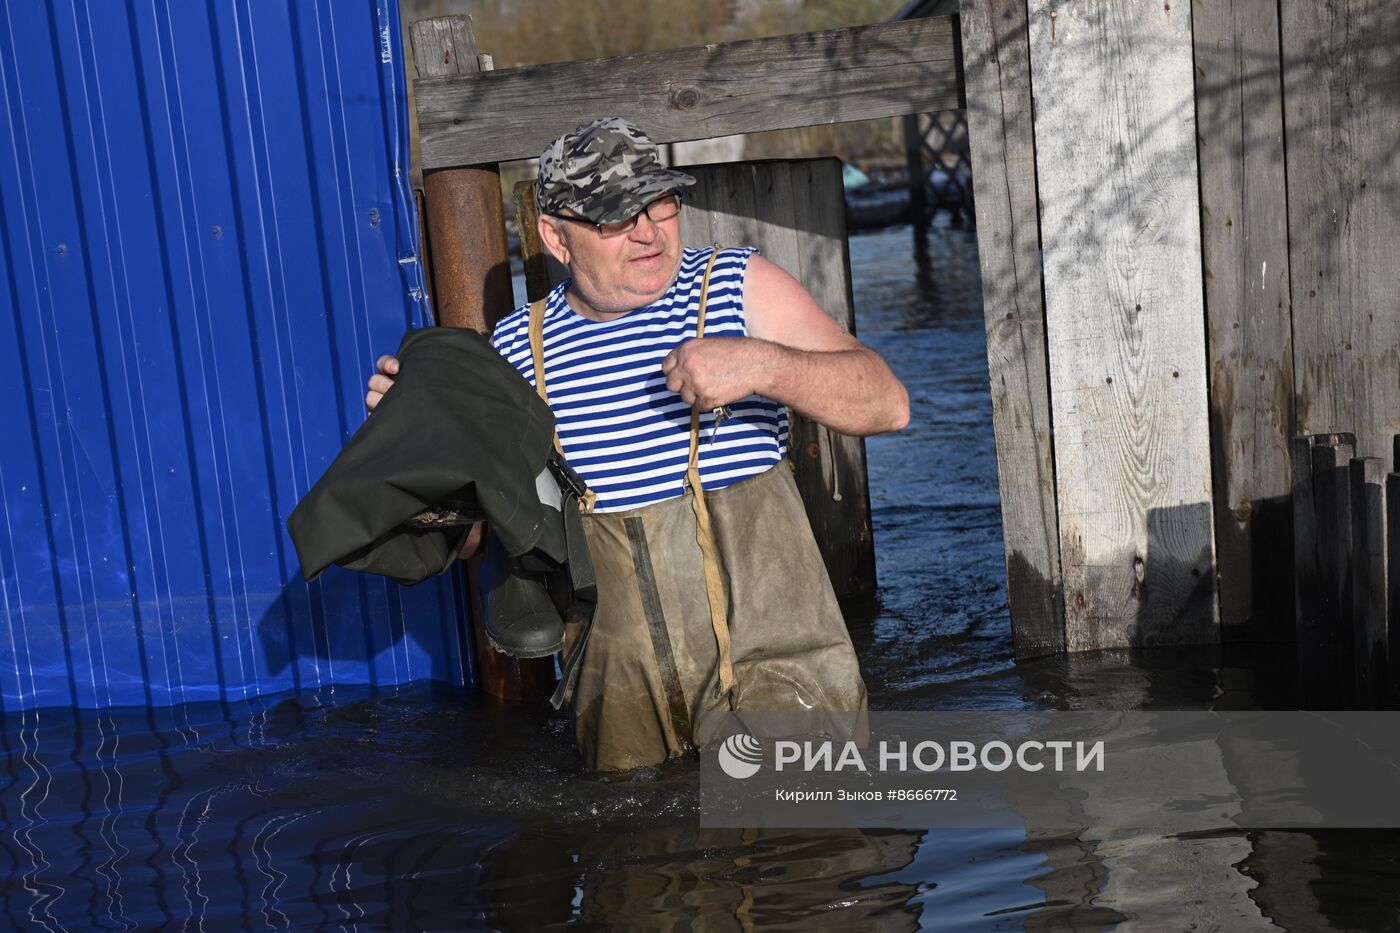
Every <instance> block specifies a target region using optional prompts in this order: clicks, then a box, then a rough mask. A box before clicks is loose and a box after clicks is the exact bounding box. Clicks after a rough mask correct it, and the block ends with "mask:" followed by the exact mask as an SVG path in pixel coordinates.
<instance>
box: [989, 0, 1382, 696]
mask: <svg viewBox="0 0 1400 933" xmlns="http://www.w3.org/2000/svg"><path fill="white" fill-rule="evenodd" d="M961 17H962V26H963V50H964V56H965V73H966V75H967V85H968V100H969V115H968V118H969V127H970V133H971V138H972V149H973V161H974V165H975V167H976V171H975V173H974V182H975V186H976V192H977V204H978V221H979V223H978V243H979V250H980V253H981V259H982V268H983V285H984V296H985V307H986V321H987V336H988V354H989V361H990V367H991V375H992V394H993V406H994V417H995V423H996V430H997V442H998V466H999V468H1000V471H1001V486H1002V499H1003V510H1004V517H1005V525H1006V544H1007V554H1008V579H1009V583H1010V589H1011V602H1012V618H1013V623H1014V626H1015V630H1016V641H1017V645H1016V647H1017V653H1018V655H1019V656H1022V657H1025V656H1029V655H1032V654H1037V653H1043V652H1044V651H1047V650H1056V649H1058V648H1059V647H1060V646H1061V645H1065V646H1068V647H1070V648H1074V647H1095V646H1105V647H1106V646H1115V645H1116V646H1139V645H1148V644H1163V643H1172V642H1177V643H1186V642H1202V641H1206V642H1208V641H1212V640H1214V639H1216V638H1217V637H1218V638H1222V639H1225V640H1232V641H1243V640H1253V639H1268V640H1290V639H1292V638H1293V637H1294V635H1295V631H1294V628H1295V625H1294V621H1293V620H1294V617H1295V612H1294V598H1293V597H1294V592H1295V585H1294V581H1293V571H1294V567H1293V560H1294V554H1293V550H1294V523H1295V520H1296V521H1298V522H1300V523H1301V522H1302V521H1303V518H1302V517H1301V516H1302V512H1301V511H1300V510H1299V506H1298V504H1297V502H1296V501H1295V500H1294V499H1293V495H1294V493H1295V492H1296V491H1297V485H1296V483H1297V475H1298V474H1297V473H1296V471H1295V469H1294V467H1293V466H1291V465H1290V443H1291V441H1292V439H1293V438H1294V437H1295V436H1314V435H1320V434H1336V433H1338V432H1342V431H1350V432H1353V433H1354V438H1353V439H1352V440H1351V441H1350V443H1351V445H1352V446H1351V448H1350V449H1347V450H1345V451H1343V452H1344V453H1345V456H1342V454H1341V453H1337V450H1340V449H1341V448H1337V447H1336V445H1332V446H1330V447H1328V446H1327V445H1324V447H1318V445H1317V443H1316V441H1315V439H1314V440H1312V441H1307V442H1305V443H1306V445H1307V450H1308V451H1309V452H1310V457H1309V461H1308V463H1309V464H1310V465H1311V464H1313V463H1314V460H1313V459H1312V457H1313V455H1316V456H1319V457H1324V458H1327V457H1331V458H1333V459H1335V460H1336V463H1337V464H1338V465H1337V466H1334V467H1333V468H1332V469H1333V470H1334V472H1335V470H1338V469H1339V470H1341V472H1342V473H1344V474H1346V475H1345V476H1343V477H1342V478H1343V479H1346V480H1347V481H1348V482H1349V481H1350V471H1351V470H1352V467H1350V466H1349V463H1350V458H1351V457H1352V456H1353V455H1356V456H1360V457H1363V458H1377V457H1382V456H1390V453H1389V448H1390V446H1391V443H1392V440H1391V439H1392V437H1393V436H1394V435H1395V433H1396V432H1397V430H1400V264H1397V263H1395V262H1394V260H1393V258H1389V259H1388V258H1385V257H1393V256H1394V255H1395V254H1396V253H1397V251H1400V198H1397V197H1396V194H1397V192H1398V191H1400V170H1397V153H1400V26H1397V23H1396V20H1395V18H1394V17H1393V15H1391V13H1390V11H1388V10H1387V9H1386V8H1385V5H1384V4H1382V3H1379V2H1376V0H1337V2H1333V3H1328V4H1307V3H1302V2H1292V0H1285V2H1283V3H1282V4H1279V3H1277V2H1275V0H1233V2H1229V3H1210V2H1207V3H1191V4H1188V3H1185V2H1182V3H1170V2H1162V3H1155V4H1142V3H1129V2H1126V0H1115V2H1098V0H964V2H963V3H962V5H961ZM1032 86H1033V87H1034V89H1035V96H1034V106H1032V97H1031V88H1032ZM1285 126H1286V128H1287V130H1286V134H1285ZM1042 308H1043V311H1042ZM1202 324H1203V325H1204V327H1203V328H1202ZM1052 426H1053V430H1052ZM1339 443H1341V442H1340V441H1339ZM1324 448H1325V449H1324ZM1329 451H1330V452H1329ZM1297 453H1298V450H1297V449H1295V450H1294V460H1295V462H1296V456H1297ZM1310 468H1311V466H1310ZM1355 469H1356V470H1358V471H1360V472H1359V473H1358V477H1359V478H1358V479H1357V482H1358V483H1360V484H1361V485H1360V487H1359V488H1360V489H1363V490H1365V494H1364V498H1365V501H1366V503H1369V504H1368V505H1367V508H1368V509H1370V510H1371V511H1374V509H1375V507H1376V502H1377V501H1378V491H1379V488H1380V483H1379V481H1378V478H1377V473H1376V470H1377V469H1378V466H1377V464H1375V463H1371V462H1369V461H1367V462H1366V463H1365V465H1363V466H1360V467H1356V468H1355ZM1324 474H1325V475H1326V476H1328V477H1331V479H1319V480H1318V482H1320V483H1322V486H1319V487H1316V488H1315V489H1314V488H1310V489H1309V492H1310V493H1314V492H1315V493H1316V495H1317V497H1318V498H1319V501H1321V500H1322V499H1327V501H1328V502H1333V499H1332V498H1330V497H1333V496H1334V493H1335V492H1336V490H1335V489H1334V488H1333V487H1334V486H1338V488H1340V484H1341V482H1342V481H1341V479H1337V478H1336V477H1335V476H1333V475H1332V473H1327V472H1326V471H1324ZM1319 475H1321V474H1319ZM1324 487H1325V488H1324ZM1348 488H1349V487H1348ZM1337 494H1338V495H1340V493H1337ZM1344 503H1345V506H1343V505H1336V504H1335V502H1333V504H1332V505H1330V506H1328V511H1326V512H1325V513H1318V514H1317V515H1315V516H1314V517H1313V519H1311V520H1315V521H1316V522H1319V523H1321V522H1329V523H1332V525H1338V524H1340V523H1342V522H1343V521H1344V520H1345V529H1346V530H1350V529H1352V524H1351V514H1350V512H1349V511H1348V509H1350V506H1351V504H1353V503H1352V500H1351V499H1350V498H1348V499H1346V500H1344ZM1358 507H1359V506H1358ZM1367 514H1370V512H1367ZM1366 528H1367V532H1366V533H1367V534H1368V535H1370V539H1368V540H1380V539H1379V538H1378V537H1377V535H1378V534H1379V533H1378V532H1377V531H1376V530H1375V527H1374V523H1370V524H1367V526H1366ZM1304 534H1306V529H1301V528H1300V535H1304ZM1337 534H1338V535H1340V534H1342V532H1341V531H1338V532H1337ZM1334 537H1335V536H1334ZM1300 540H1301V539H1300ZM1329 540H1330V539H1329ZM1337 540H1340V538H1337ZM1347 546H1348V548H1350V547H1351V543H1350V542H1348V545H1347ZM1300 549H1301V550H1300V553H1301V552H1302V550H1307V548H1306V547H1305V546H1304V545H1302V544H1300ZM1309 553H1311V552H1309ZM1371 553H1374V549H1373V550H1372V552H1371ZM1324 557H1325V558H1326V560H1328V561H1332V562H1334V563H1335V561H1336V560H1338V559H1339V558H1337V556H1336V555H1333V554H1331V553H1330V552H1329V553H1327V554H1315V555H1314V557H1313V558H1312V559H1311V560H1312V561H1314V562H1315V561H1317V560H1322V559H1323V558H1324ZM1348 566H1351V565H1348ZM1368 567H1369V568H1370V569H1365V568H1362V569H1363V570H1365V573H1366V574H1367V579H1368V580H1370V579H1373V578H1374V577H1375V575H1376V572H1377V570H1376V562H1375V560H1374V559H1372V560H1371V563H1370V564H1369V565H1368ZM1316 569H1317V568H1316V567H1315V566H1314V565H1313V563H1303V564H1300V566H1299V573H1300V574H1301V575H1302V576H1303V577H1306V578H1307V579H1301V578H1300V579H1299V581H1298V582H1297V586H1296V589H1297V591H1298V592H1299V593H1300V594H1302V593H1304V592H1306V593H1307V594H1308V599H1310V600H1316V599H1323V600H1330V601H1332V602H1334V603H1336V604H1337V605H1342V600H1343V595H1342V594H1341V593H1340V592H1336V593H1332V592H1331V590H1330V589H1328V590H1327V592H1326V593H1324V594H1322V595H1318V594H1316V593H1314V592H1313V586H1314V581H1315V580H1316V576H1315V571H1316ZM1353 571H1355V573H1360V572H1362V571H1361V570H1357V569H1356V568H1354V567H1352V569H1351V570H1348V571H1346V576H1347V579H1348V580H1349V579H1350V576H1354V575H1355V573H1353ZM1328 572H1329V574H1332V576H1329V578H1328V579H1329V580H1331V581H1333V582H1336V581H1337V580H1340V579H1342V578H1341V577H1338V576H1336V574H1340V573H1342V571H1340V570H1337V569H1336V568H1335V567H1330V565H1329V571H1328ZM1336 585H1337V586H1341V585H1342V583H1337V584H1336ZM1347 585H1350V584H1347ZM1331 586H1332V583H1331V582H1329V583H1326V584H1324V589H1327V588H1328V587H1331ZM1368 586H1369V584H1368ZM1375 592H1376V590H1375V588H1374V587H1369V588H1368V589H1367V594H1368V599H1371V600H1372V601H1371V603H1369V604H1368V606H1369V608H1368V609H1367V612H1369V613H1370V615H1369V616H1368V619H1370V620H1371V621H1368V622H1367V626H1368V628H1367V629H1366V631H1368V632H1370V633H1371V634H1370V636H1368V637H1369V638H1370V639H1371V641H1370V642H1369V643H1367V644H1373V643H1374V642H1375V640H1376V639H1375V633H1377V632H1379V631H1381V630H1383V629H1384V627H1385V626H1384V625H1382V624H1381V623H1379V622H1377V621H1375V619H1376V618H1377V617H1378V613H1379V612H1380V608H1381V602H1380V601H1377V600H1375V599H1374V598H1373V597H1374V593H1375ZM1061 593H1062V594H1063V599H1064V603H1063V606H1061V605H1060V603H1059V602H1058V597H1059V595H1060V594H1061ZM1352 598H1353V590H1348V591H1347V595H1346V602H1345V605H1346V607H1347V613H1348V615H1347V616H1346V620H1347V621H1345V622H1340V621H1337V619H1336V617H1335V616H1334V615H1332V611H1331V609H1328V608H1322V609H1319V608H1318V607H1317V606H1315V605H1313V604H1312V603H1309V605H1310V606H1312V608H1307V609H1305V608H1299V610H1298V612H1299V615H1298V619H1299V622H1298V628H1299V630H1300V631H1307V632H1311V633H1312V637H1314V638H1321V636H1320V635H1318V632H1319V630H1320V629H1322V628H1326V629H1327V635H1326V638H1325V639H1323V640H1321V641H1317V642H1316V645H1318V646H1320V647H1318V650H1317V651H1315V652H1313V651H1312V649H1310V648H1309V649H1305V648H1302V647H1300V659H1302V660H1303V661H1304V663H1305V664H1311V665H1323V666H1326V665H1328V664H1333V663H1337V664H1340V663H1341V662H1340V661H1337V660H1335V659H1333V657H1332V655H1333V654H1334V653H1335V654H1337V655H1338V657H1340V656H1342V655H1347V663H1348V664H1349V665H1350V666H1349V667H1348V668H1347V670H1348V671H1350V670H1352V669H1353V668H1354V667H1355V665H1356V658H1355V657H1353V656H1352V655H1351V654H1348V652H1352V653H1353V654H1354V651H1355V650H1356V649H1355V644H1356V639H1354V638H1353V634H1354V633H1353V632H1352V628H1353V626H1352V621H1353V616H1352V615H1351V611H1352V606H1351V603H1350V600H1351V599H1352ZM1329 605H1330V604H1329ZM1061 612H1062V614H1061ZM1305 614H1307V615H1306V617H1307V618H1308V619H1310V620H1311V621H1308V622H1307V623H1306V624H1304V621H1303V620H1304V617H1305ZM1391 614H1392V615H1393V612H1392V613H1391ZM1301 644H1302V642H1300V645H1301ZM1310 644H1311V642H1310ZM1363 647H1364V649H1365V652H1366V657H1367V658H1371V657H1372V656H1373V655H1374V654H1375V652H1374V651H1373V650H1372V648H1371V647H1368V646H1365V645H1363ZM1310 652H1311V653H1310ZM1304 655H1308V656H1307V657H1304ZM1365 663H1366V664H1371V663H1372V662H1371V661H1369V660H1368V661H1366V662H1365ZM1368 669H1369V668H1368ZM1337 676H1342V677H1345V676H1349V675H1343V674H1338V675H1337ZM1375 680H1376V676H1375V675H1374V674H1372V675H1371V676H1370V677H1369V679H1368V680H1366V681H1365V682H1364V683H1365V686H1364V692H1365V697H1367V698H1374V697H1375V696H1376V689H1375ZM1348 682H1349V683H1350V681H1348Z"/></svg>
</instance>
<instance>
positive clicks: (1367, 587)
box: [1292, 433, 1400, 708]
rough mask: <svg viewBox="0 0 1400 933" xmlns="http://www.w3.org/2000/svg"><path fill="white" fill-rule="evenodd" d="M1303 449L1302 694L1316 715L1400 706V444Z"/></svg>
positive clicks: (1297, 494) (1299, 561)
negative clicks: (1366, 451)
mask: <svg viewBox="0 0 1400 933" xmlns="http://www.w3.org/2000/svg"><path fill="white" fill-rule="evenodd" d="M1356 446H1357V442H1356V435H1354V434H1342V433H1335V434H1319V435H1311V436H1305V437H1299V438H1296V439H1294V441H1293V451H1292V472H1293V521H1294V538H1293V546H1294V551H1295V564H1296V573H1297V575H1296V584H1297V591H1296V598H1297V640H1298V662H1299V675H1300V676H1299V685H1300V687H1301V689H1302V691H1303V696H1302V699H1303V701H1304V704H1305V705H1306V706H1307V707H1308V708H1322V707H1337V706H1341V707H1349V706H1353V705H1356V706H1360V707H1363V708H1380V707H1390V708H1395V707H1397V706H1400V653H1397V654H1396V655H1395V656H1394V657H1392V656H1391V652H1390V649H1391V647H1392V646H1395V647H1396V648H1397V651H1400V632H1397V631H1396V629H1397V627H1400V436H1397V437H1396V438H1395V439H1394V442H1393V448H1394V454H1393V459H1392V458H1390V457H1387V458H1384V459H1383V458H1380V457H1357V456H1354V453H1355V451H1356Z"/></svg>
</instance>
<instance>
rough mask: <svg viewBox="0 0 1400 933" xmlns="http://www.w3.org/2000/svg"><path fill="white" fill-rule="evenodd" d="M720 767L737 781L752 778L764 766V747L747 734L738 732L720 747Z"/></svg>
mask: <svg viewBox="0 0 1400 933" xmlns="http://www.w3.org/2000/svg"><path fill="white" fill-rule="evenodd" d="M719 766H720V769H721V770H722V771H724V773H725V774H727V775H729V776H730V777H732V778H734V779H735V780H738V781H742V780H744V779H745V778H751V777H753V776H754V775H755V774H757V773H758V769H759V768H761V767H762V766H763V746H762V745H761V744H760V743H759V741H758V739H756V738H754V737H753V736H751V735H749V734H748V733H747V732H736V733H734V734H733V735H731V736H730V737H729V738H727V739H725V740H724V742H723V743H722V744H721V745H720V747H719Z"/></svg>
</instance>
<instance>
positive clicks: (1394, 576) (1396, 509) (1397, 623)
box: [1385, 434, 1400, 709]
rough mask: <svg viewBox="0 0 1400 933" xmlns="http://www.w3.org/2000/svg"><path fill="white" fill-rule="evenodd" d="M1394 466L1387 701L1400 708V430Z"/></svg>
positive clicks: (1389, 496) (1389, 495) (1389, 510)
mask: <svg viewBox="0 0 1400 933" xmlns="http://www.w3.org/2000/svg"><path fill="white" fill-rule="evenodd" d="M1391 466H1392V467H1394V472H1392V473H1390V474H1389V475H1388V476H1386V478H1385V502H1386V512H1385V523H1386V533H1385V556H1386V600H1385V603H1386V639H1385V643H1386V668H1387V669H1386V675H1387V676H1386V680H1387V697H1388V704H1387V705H1388V706H1389V708H1390V709H1400V434H1397V435H1396V436H1395V459H1394V461H1392V463H1391ZM1392 649H1393V650H1392Z"/></svg>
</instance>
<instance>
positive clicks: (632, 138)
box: [535, 117, 695, 224]
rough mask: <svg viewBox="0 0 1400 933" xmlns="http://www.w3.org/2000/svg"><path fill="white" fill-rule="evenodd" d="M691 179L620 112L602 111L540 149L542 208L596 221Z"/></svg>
mask: <svg viewBox="0 0 1400 933" xmlns="http://www.w3.org/2000/svg"><path fill="white" fill-rule="evenodd" d="M693 184H695V179H694V178H692V177H691V176H689V175H687V174H686V173H685V172H677V171H674V170H672V169H669V168H666V166H664V165H662V164H661V160H660V159H659V158H658V157H657V153H656V143H654V142H652V141H651V140H650V139H649V138H648V137H647V135H646V134H645V133H643V132H642V131H641V130H639V129H637V128H636V127H635V126H633V125H632V124H630V123H628V122H627V121H626V120H624V119H622V118H621V117H602V118H601V119H598V120H594V121H593V122H592V123H587V124H584V125H583V126H580V127H579V128H578V129H576V130H574V131H572V132H570V133H565V134H564V135H563V136H560V137H559V138H558V139H556V140H554V142H552V143H550V144H549V147H548V148H546V149H545V151H544V152H542V153H540V175H539V178H537V179H536V180H535V195H536V196H537V198H538V200H539V204H540V213H542V214H557V213H559V212H560V211H562V210H564V209H566V208H567V209H568V210H571V211H573V212H574V213H575V214H577V215H578V216H580V217H582V218H584V219H586V220H590V221H592V222H593V223H595V224H611V223H617V222H618V221H621V220H626V219H627V218H629V217H631V216H632V215H633V214H635V213H637V212H638V211H640V210H641V209H642V208H644V207H646V206H647V204H649V203H650V202H652V201H654V200H656V199H657V198H659V197H661V196H662V195H664V194H665V193H666V192H668V191H675V190H676V189H678V188H682V187H685V186H687V185H693Z"/></svg>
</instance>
